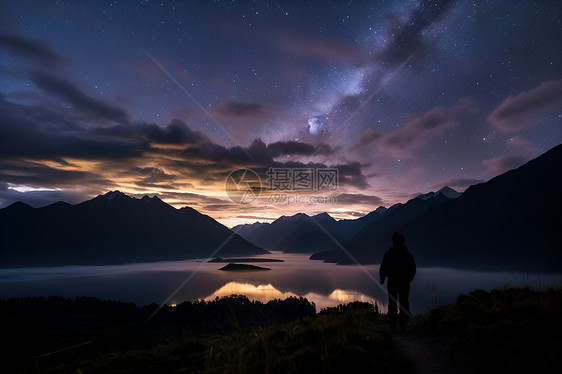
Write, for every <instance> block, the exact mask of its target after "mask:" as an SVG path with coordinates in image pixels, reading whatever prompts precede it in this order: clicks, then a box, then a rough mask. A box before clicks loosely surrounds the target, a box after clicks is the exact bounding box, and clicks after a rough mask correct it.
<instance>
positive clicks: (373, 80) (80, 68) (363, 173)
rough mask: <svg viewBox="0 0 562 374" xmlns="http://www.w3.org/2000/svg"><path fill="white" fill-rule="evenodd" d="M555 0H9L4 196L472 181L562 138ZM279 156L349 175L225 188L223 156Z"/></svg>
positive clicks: (277, 164)
mask: <svg viewBox="0 0 562 374" xmlns="http://www.w3.org/2000/svg"><path fill="white" fill-rule="evenodd" d="M561 16H562V7H560V3H559V2H557V1H533V2H531V1H464V0H458V1H446V0H442V1H439V0H434V1H426V0H421V1H351V0H350V1H80V2H73V1H70V2H64V1H53V2H43V1H0V77H1V79H0V106H1V110H0V208H3V207H5V206H8V205H9V204H11V203H13V202H15V201H18V200H20V201H24V202H26V203H28V204H30V205H32V206H35V207H40V206H45V205H47V204H50V203H53V202H56V201H59V200H63V201H67V202H70V203H78V202H81V201H84V200H86V199H90V198H92V197H95V196H96V195H98V194H103V193H106V192H108V191H111V190H116V189H118V190H121V191H123V192H125V193H127V194H130V195H131V196H137V197H140V196H143V195H145V194H148V195H150V196H152V195H158V196H160V197H161V198H162V199H163V200H164V201H166V202H168V203H170V204H172V205H174V206H176V207H182V206H186V205H189V206H191V207H193V208H195V209H197V210H199V211H200V212H202V213H205V214H208V215H210V216H211V217H213V218H215V219H217V220H219V221H220V222H222V223H224V224H226V225H228V226H232V225H234V224H238V223H250V222H254V221H267V220H271V219H275V218H277V217H279V216H280V215H283V214H285V215H288V214H294V213H297V212H305V213H308V214H316V213H320V212H324V211H327V212H329V213H330V214H331V215H332V216H334V217H335V218H354V217H359V216H362V215H364V214H366V213H368V212H370V211H372V210H374V209H375V208H377V207H378V206H381V205H382V206H390V205H392V204H395V203H397V202H405V201H407V200H408V199H410V198H412V197H414V196H416V195H417V194H420V193H426V192H429V191H435V190H438V189H440V188H441V187H443V186H445V185H448V186H450V187H452V188H454V189H456V190H458V191H463V190H465V189H466V188H467V187H468V186H470V185H472V184H476V183H480V182H483V181H486V180H489V179H490V178H492V177H494V176H496V175H498V174H500V173H502V172H504V171H506V170H509V169H512V168H515V167H518V166H520V165H522V164H523V163H524V162H526V161H528V160H529V159H531V158H534V157H537V156H539V155H540V154H542V153H544V152H546V151H547V150H548V149H550V148H552V147H553V146H556V145H558V144H560V143H561V142H562V69H561V66H562V59H561V50H562V43H561V40H562V24H561ZM270 167H273V168H313V169H314V170H316V169H323V168H332V169H337V170H338V188H337V190H331V191H311V192H310V191H309V192H305V193H300V194H298V193H297V192H295V191H282V193H283V194H286V196H287V197H289V196H295V195H298V196H299V199H298V200H299V201H298V202H297V201H296V200H297V199H295V201H293V202H292V203H290V204H289V203H288V200H285V201H284V202H282V201H274V200H272V199H271V196H272V194H274V193H277V194H278V195H280V192H279V191H277V192H275V191H273V192H272V191H265V190H262V192H261V194H260V195H259V197H258V199H257V200H255V201H254V202H252V203H251V204H237V203H236V202H233V201H231V199H230V198H229V196H228V195H227V193H226V192H225V180H226V178H227V176H228V175H229V173H230V172H231V171H233V170H236V169H239V168H249V169H252V170H254V171H256V173H257V174H258V176H260V177H261V178H262V182H263V181H265V178H267V177H266V171H267V170H268V169H269V168H270ZM318 196H320V197H322V199H320V200H322V201H323V202H319V201H320V200H319V199H318ZM312 198H315V200H314V201H313V200H312Z"/></svg>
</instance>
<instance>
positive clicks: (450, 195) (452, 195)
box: [416, 186, 461, 200]
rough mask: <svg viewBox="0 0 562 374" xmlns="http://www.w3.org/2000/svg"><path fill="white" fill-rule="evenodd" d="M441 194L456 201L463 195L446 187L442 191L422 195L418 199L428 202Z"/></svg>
mask: <svg viewBox="0 0 562 374" xmlns="http://www.w3.org/2000/svg"><path fill="white" fill-rule="evenodd" d="M439 194H441V195H443V196H445V197H446V198H448V199H456V198H457V197H459V196H460V195H461V193H460V192H457V191H455V190H454V189H452V188H451V187H449V186H445V187H443V188H441V189H440V190H438V191H436V192H433V191H432V192H428V193H424V194H420V195H418V196H416V199H421V200H428V199H431V198H433V197H436V196H437V195H439Z"/></svg>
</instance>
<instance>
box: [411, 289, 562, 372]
mask: <svg viewBox="0 0 562 374" xmlns="http://www.w3.org/2000/svg"><path fill="white" fill-rule="evenodd" d="M560 331H562V290H548V291H533V290H531V289H529V288H524V289H514V288H511V289H496V290H492V291H490V292H487V291H484V290H475V291H472V292H470V293H469V294H467V295H461V296H459V297H458V299H457V300H456V302H455V303H454V304H452V305H447V306H442V307H439V308H436V309H434V310H432V311H431V312H430V313H429V315H427V316H424V317H423V318H421V319H420V320H419V321H418V323H417V330H416V333H418V334H424V335H430V336H437V337H440V338H442V339H444V341H445V342H446V343H447V344H448V345H449V347H450V348H449V349H450V352H449V353H450V354H452V355H454V356H455V358H456V359H457V360H458V362H460V363H462V366H464V367H467V368H470V369H471V371H472V372H478V373H492V372H495V373H498V372H512V373H522V372H532V373H546V372H551V370H549V368H552V367H556V366H558V365H559V362H560V353H561V352H562V335H561V334H560Z"/></svg>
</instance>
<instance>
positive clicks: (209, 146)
mask: <svg viewBox="0 0 562 374" xmlns="http://www.w3.org/2000/svg"><path fill="white" fill-rule="evenodd" d="M89 109H90V108H89V107H84V106H82V107H78V108H77V109H76V111H77V112H78V113H69V112H68V111H67V110H66V109H65V108H64V107H57V106H55V107H53V108H46V107H44V106H42V105H22V104H16V103H13V102H10V101H9V98H8V97H5V96H4V97H0V183H2V185H3V186H4V187H5V186H6V184H7V183H10V184H12V185H19V186H24V187H25V186H27V187H33V188H58V189H61V190H80V191H83V192H82V196H83V200H86V199H87V198H89V197H91V196H92V195H93V196H95V195H97V194H99V193H100V192H101V191H107V190H111V189H116V188H120V189H122V190H126V191H129V192H131V193H146V192H148V193H150V192H158V193H163V192H165V193H168V194H175V192H174V191H178V190H184V191H185V192H186V193H187V192H188V191H189V190H192V191H193V190H195V189H204V190H205V191H211V192H213V193H215V194H216V193H217V191H222V190H223V189H224V181H225V178H226V176H227V175H228V173H230V172H231V171H232V170H234V169H237V168H240V167H249V168H252V169H254V170H256V171H257V172H258V173H260V176H261V177H262V180H263V181H265V180H266V178H267V175H266V171H267V170H268V169H269V167H282V168H328V167H330V168H338V170H339V176H340V185H341V186H352V187H353V188H366V187H368V184H367V181H366V177H365V176H364V175H363V173H362V168H363V167H364V165H362V164H360V163H357V162H347V163H339V164H336V165H327V164H323V163H310V162H309V163H304V162H300V161H296V160H291V161H287V162H280V161H275V160H274V157H277V156H280V155H292V156H295V157H298V156H310V155H312V154H315V153H318V154H333V153H335V152H337V149H334V148H331V147H329V146H327V145H325V144H322V143H321V144H319V145H316V146H314V145H312V144H308V143H304V142H294V141H285V142H275V143H271V144H269V145H268V144H266V143H264V142H263V141H262V140H261V139H259V138H257V139H254V141H253V142H252V143H251V144H250V146H248V147H242V146H233V147H225V146H222V145H220V144H216V143H214V142H213V141H212V140H211V139H209V138H208V137H207V136H206V135H205V134H203V133H201V132H198V131H195V130H192V129H190V128H189V126H188V125H187V124H186V123H184V122H182V121H180V120H172V121H171V122H170V123H169V124H168V125H167V126H159V125H156V124H151V123H126V124H116V125H112V126H100V125H99V124H98V121H97V116H89V115H90V114H91V113H90V111H89ZM77 115H78V117H79V118H80V121H76V118H77ZM88 118H90V119H89V120H88ZM248 155H251V158H250V157H249V156H248ZM186 190H187V191H186ZM11 196H13V195H11ZM25 196H30V195H25ZM180 202H191V203H193V204H199V206H201V207H202V210H203V211H205V210H208V211H211V210H213V211H217V209H218V210H220V209H221V208H224V207H226V206H228V204H231V202H230V201H228V200H225V201H223V200H220V199H218V200H213V201H210V200H206V201H204V200H203V199H202V198H197V197H196V196H195V195H189V196H188V195H182V196H179V195H177V196H176V199H175V200H174V199H172V200H171V203H173V204H179V203H180ZM225 209H226V208H225ZM229 209H230V211H232V209H233V208H232V206H230V208H229Z"/></svg>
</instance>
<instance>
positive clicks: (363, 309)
mask: <svg viewBox="0 0 562 374" xmlns="http://www.w3.org/2000/svg"><path fill="white" fill-rule="evenodd" d="M156 309H157V306H156V305H150V306H146V307H143V308H138V307H137V306H135V305H134V304H132V303H128V304H125V303H120V302H107V301H102V300H98V299H93V298H78V299H75V300H70V299H64V298H60V297H55V298H48V299H43V298H28V299H10V300H7V301H1V300H0V332H1V337H2V338H1V339H0V372H2V373H154V372H163V373H233V374H234V373H342V372H343V373H345V372H350V373H355V372H365V371H369V372H392V373H411V372H413V369H414V368H415V367H418V368H419V367H420V365H419V363H417V362H415V360H416V357H420V354H425V355H426V356H427V353H428V350H430V351H431V352H430V353H432V355H431V359H432V360H433V359H435V360H436V361H443V362H445V361H447V362H452V363H453V364H454V366H455V367H456V368H455V372H459V371H460V370H461V369H467V370H465V371H462V372H467V371H468V372H474V373H489V372H526V371H529V372H534V373H540V372H547V369H548V367H549V366H551V365H555V364H557V361H558V356H559V354H560V352H562V338H561V336H560V334H559V332H560V331H562V290H549V291H542V292H539V291H533V290H530V289H499V290H492V291H490V292H487V291H483V290H475V291H472V292H470V293H469V294H467V295H461V296H459V298H458V299H457V301H456V302H455V303H454V304H451V305H447V306H442V307H439V308H436V309H434V310H432V311H431V312H430V313H429V314H428V315H425V316H418V317H416V319H415V320H414V321H413V322H412V324H411V329H410V331H409V332H408V333H406V334H405V335H403V334H399V335H396V334H392V333H390V332H389V330H388V328H387V324H386V322H387V321H386V316H385V315H381V314H379V313H378V310H377V309H376V308H375V307H374V306H373V305H371V304H366V303H359V302H355V303H351V304H346V305H340V306H339V307H336V308H329V309H327V310H323V311H321V312H320V313H318V314H316V313H315V307H314V304H312V303H310V302H309V301H307V300H306V299H302V298H300V299H297V298H290V299H287V300H283V301H281V300H274V301H270V302H268V303H266V304H264V303H260V302H253V301H250V300H249V299H248V298H246V297H244V296H230V297H224V298H221V299H216V300H214V301H210V302H203V301H197V302H185V303H183V304H180V305H178V306H176V307H164V308H162V309H161V310H160V311H159V312H158V313H157V314H156V315H155V316H154V318H151V319H148V317H149V316H151V315H152V314H153V312H154V311H155V310H156ZM404 339H406V341H408V340H410V341H413V342H415V343H416V344H413V345H412V344H410V345H409V347H410V348H411V347H414V348H415V347H418V348H419V350H420V352H411V351H410V350H408V349H405V348H404V345H401V344H397V343H400V341H402V342H403V341H404ZM436 342H437V343H438V344H435V343H436ZM443 347H446V348H445V349H444V350H443ZM426 361H427V360H426Z"/></svg>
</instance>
